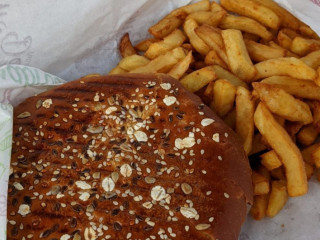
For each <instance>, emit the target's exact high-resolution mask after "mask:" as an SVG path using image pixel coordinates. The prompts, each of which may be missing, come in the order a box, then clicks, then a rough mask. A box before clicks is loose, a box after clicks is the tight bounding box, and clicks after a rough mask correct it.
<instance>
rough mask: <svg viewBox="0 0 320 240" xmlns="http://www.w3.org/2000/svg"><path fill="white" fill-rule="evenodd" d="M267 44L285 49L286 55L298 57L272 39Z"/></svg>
mask: <svg viewBox="0 0 320 240" xmlns="http://www.w3.org/2000/svg"><path fill="white" fill-rule="evenodd" d="M268 44H269V46H270V47H273V48H277V49H282V50H285V51H286V57H295V58H299V56H298V55H297V54H295V53H293V52H291V51H289V50H288V49H285V48H283V47H281V46H280V45H278V44H276V43H275V42H274V41H270V42H269V43H268Z"/></svg>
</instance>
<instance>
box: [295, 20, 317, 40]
mask: <svg viewBox="0 0 320 240" xmlns="http://www.w3.org/2000/svg"><path fill="white" fill-rule="evenodd" d="M299 32H300V33H301V34H302V35H303V36H304V37H307V38H313V39H316V40H319V39H320V37H319V35H318V34H317V33H316V32H315V31H313V30H312V29H311V27H309V26H308V25H306V24H304V23H302V25H301V26H300V27H299Z"/></svg>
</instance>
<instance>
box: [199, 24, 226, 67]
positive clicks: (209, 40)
mask: <svg viewBox="0 0 320 240" xmlns="http://www.w3.org/2000/svg"><path fill="white" fill-rule="evenodd" d="M195 31H196V33H197V35H198V36H199V37H200V38H201V39H202V40H203V41H204V42H205V43H206V44H207V45H208V46H209V47H210V48H211V49H212V50H214V51H216V53H217V54H218V55H219V57H220V58H221V59H222V60H223V61H224V62H225V63H228V57H227V54H226V49H225V47H224V43H223V39H222V37H221V30H220V29H218V28H214V27H211V26H209V25H202V26H200V27H197V28H196V30H195Z"/></svg>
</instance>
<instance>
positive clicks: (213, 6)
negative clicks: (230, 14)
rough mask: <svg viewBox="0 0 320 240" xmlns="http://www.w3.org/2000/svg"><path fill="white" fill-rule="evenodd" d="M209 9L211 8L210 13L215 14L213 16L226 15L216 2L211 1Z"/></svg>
mask: <svg viewBox="0 0 320 240" xmlns="http://www.w3.org/2000/svg"><path fill="white" fill-rule="evenodd" d="M210 8H211V9H210V11H211V12H213V13H215V14H216V13H218V12H225V13H227V11H226V10H224V8H223V7H221V5H220V4H219V3H217V2H215V1H212V3H211V6H210Z"/></svg>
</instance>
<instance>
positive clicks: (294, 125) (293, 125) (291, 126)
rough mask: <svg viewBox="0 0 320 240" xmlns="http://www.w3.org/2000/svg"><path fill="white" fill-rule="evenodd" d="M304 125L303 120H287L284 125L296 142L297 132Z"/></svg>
mask: <svg viewBox="0 0 320 240" xmlns="http://www.w3.org/2000/svg"><path fill="white" fill-rule="evenodd" d="M302 127H303V123H302V122H291V121H286V122H285V125H284V128H285V129H286V130H287V132H288V134H289V136H290V137H291V138H292V140H293V141H294V142H295V141H296V134H297V133H298V132H299V131H300V130H301V128H302Z"/></svg>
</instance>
